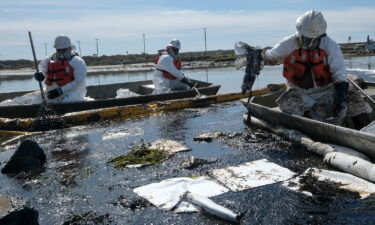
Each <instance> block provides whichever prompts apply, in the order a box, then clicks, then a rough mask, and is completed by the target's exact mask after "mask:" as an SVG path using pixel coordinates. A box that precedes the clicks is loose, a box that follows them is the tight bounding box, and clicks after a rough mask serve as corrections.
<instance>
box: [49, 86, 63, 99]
mask: <svg viewBox="0 0 375 225" xmlns="http://www.w3.org/2000/svg"><path fill="white" fill-rule="evenodd" d="M62 94H63V90H62V89H61V88H55V89H53V90H50V91H49V92H47V98H48V99H54V98H57V97H59V96H60V95H62Z"/></svg>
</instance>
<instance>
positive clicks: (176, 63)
mask: <svg viewBox="0 0 375 225" xmlns="http://www.w3.org/2000/svg"><path fill="white" fill-rule="evenodd" d="M160 56H161V54H158V55H156V58H155V60H154V64H155V65H156V64H158V62H159V58H160ZM173 65H174V66H175V67H176V68H177V69H178V70H180V69H181V68H182V62H181V59H175V60H173ZM157 70H159V71H161V72H163V77H165V78H167V79H170V80H176V79H177V77H175V76H173V75H172V74H170V73H169V72H167V71H165V70H160V69H157Z"/></svg>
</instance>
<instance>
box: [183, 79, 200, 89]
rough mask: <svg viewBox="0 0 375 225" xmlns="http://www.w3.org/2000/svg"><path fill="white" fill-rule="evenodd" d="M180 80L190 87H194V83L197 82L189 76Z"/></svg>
mask: <svg viewBox="0 0 375 225" xmlns="http://www.w3.org/2000/svg"><path fill="white" fill-rule="evenodd" d="M181 82H182V83H184V84H187V85H188V86H189V87H190V88H192V87H194V86H195V85H196V83H197V82H195V81H192V80H191V79H190V78H188V77H184V78H182V79H181Z"/></svg>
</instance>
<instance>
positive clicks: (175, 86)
mask: <svg viewBox="0 0 375 225" xmlns="http://www.w3.org/2000/svg"><path fill="white" fill-rule="evenodd" d="M173 61H174V58H173V57H172V56H171V55H170V54H168V52H167V51H164V52H163V53H162V54H161V55H160V57H159V61H158V63H157V64H156V68H155V71H154V73H153V83H154V85H155V91H154V93H155V94H161V93H169V92H172V91H179V90H189V86H188V85H186V84H184V83H182V82H181V80H182V79H183V78H184V77H185V76H184V73H183V72H182V71H181V70H179V69H177V68H176V66H175V65H174V64H173ZM163 71H166V72H168V73H170V74H171V75H172V76H174V77H175V78H176V79H174V80H173V79H169V78H166V77H164V76H163Z"/></svg>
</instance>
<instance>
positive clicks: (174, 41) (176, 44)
mask: <svg viewBox="0 0 375 225" xmlns="http://www.w3.org/2000/svg"><path fill="white" fill-rule="evenodd" d="M167 46H171V47H174V48H178V49H181V44H180V41H179V40H177V39H172V40H171V42H169V44H168V45H167Z"/></svg>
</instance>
